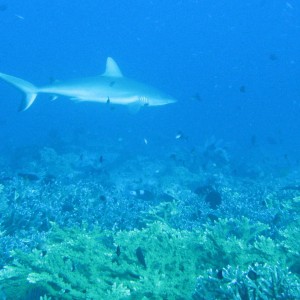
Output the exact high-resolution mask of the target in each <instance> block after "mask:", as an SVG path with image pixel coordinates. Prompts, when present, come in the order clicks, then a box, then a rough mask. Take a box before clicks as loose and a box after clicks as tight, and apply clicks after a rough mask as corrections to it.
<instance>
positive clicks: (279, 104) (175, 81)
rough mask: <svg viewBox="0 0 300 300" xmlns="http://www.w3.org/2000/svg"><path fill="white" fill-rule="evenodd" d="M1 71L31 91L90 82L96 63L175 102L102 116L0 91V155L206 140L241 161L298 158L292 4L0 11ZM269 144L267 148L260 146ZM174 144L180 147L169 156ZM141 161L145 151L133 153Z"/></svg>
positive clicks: (20, 4) (101, 110) (299, 84)
mask: <svg viewBox="0 0 300 300" xmlns="http://www.w3.org/2000/svg"><path fill="white" fill-rule="evenodd" d="M0 4H1V5H2V7H3V9H2V11H0V28H1V29H0V37H1V39H0V40H1V48H0V69H1V72H4V73H7V74H11V75H15V76H18V77H21V78H24V79H26V80H28V81H30V82H33V83H34V84H37V85H42V84H47V83H49V82H50V78H55V79H57V80H63V79H67V78H74V77H83V76H90V75H97V74H101V73H102V72H103V70H104V66H105V60H106V57H107V56H112V57H113V58H114V59H115V60H116V61H117V63H118V64H119V66H120V68H121V70H122V71H123V73H124V74H125V75H126V76H128V77H131V78H134V79H137V80H139V81H142V82H145V83H148V84H151V85H153V86H156V87H157V88H160V89H161V90H163V91H165V92H168V93H169V94H171V95H173V96H174V97H175V98H177V99H178V103H177V104H175V105H170V106H165V107H160V108H153V109H150V108H149V109H145V110H143V111H141V112H140V113H139V114H136V115H131V114H128V113H127V111H126V109H123V108H121V109H118V110H117V111H113V112H111V111H108V110H107V109H106V107H104V106H103V105H97V104H96V105H95V104H75V103H72V102H71V101H68V100H66V99H58V101H56V102H51V101H50V99H49V97H46V96H39V97H38V99H37V101H36V102H35V103H34V105H33V106H32V107H31V108H30V109H29V110H28V111H26V112H24V113H18V112H17V108H18V106H19V102H20V99H21V95H20V94H19V93H18V92H17V91H16V90H15V89H13V88H11V87H10V86H9V85H7V84H4V83H2V82H1V85H0V98H1V101H0V120H1V125H0V126H1V131H0V138H1V146H5V145H9V146H15V145H19V144H20V145H23V144H32V143H37V144H42V145H43V144H44V143H47V142H48V141H47V139H48V138H49V132H50V133H51V132H56V133H57V134H58V135H62V136H64V137H68V136H70V135H72V134H74V132H76V131H78V130H82V131H84V132H90V133H92V134H93V135H95V136H96V137H97V138H99V139H100V140H101V139H106V138H109V139H111V141H112V142H113V141H115V140H116V139H118V138H122V139H124V140H128V141H130V142H128V146H129V147H135V146H138V145H139V144H140V143H142V144H143V139H144V138H146V139H147V140H148V141H149V144H151V143H152V144H156V145H157V144H158V145H162V144H164V145H167V144H173V143H176V141H174V137H175V135H176V133H177V132H178V131H181V132H184V134H185V135H186V136H188V137H189V142H190V144H191V145H192V146H193V145H200V144H203V143H204V142H205V141H206V140H207V139H209V138H210V137H211V136H215V137H216V138H217V139H222V140H224V141H226V142H227V143H230V144H231V145H232V148H233V150H238V151H241V152H243V151H245V150H246V149H247V148H248V147H249V144H250V143H251V137H253V136H255V140H256V141H257V144H258V145H259V146H260V147H262V148H264V150H265V151H271V152H272V153H274V152H276V153H278V154H279V155H280V153H281V154H282V155H283V154H286V153H288V154H290V155H295V154H296V153H297V151H298V150H299V148H300V142H299V136H298V134H299V133H298V129H299V125H300V118H299V112H300V76H299V73H300V66H299V64H300V58H299V56H300V39H299V36H300V35H299V33H300V7H299V3H298V2H297V1H293V0H290V1H276V2H274V1H268V0H257V1H254V0H253V1H237V0H231V1H226V2H224V1H196V0H195V1H192V0H190V1H173V0H172V1H171V0H166V1H158V0H154V1H138V0H135V1H94V0H87V1H84V2H82V1H79V0H75V1H72V4H70V1H66V0H59V1H58V0H56V1H48V2H45V1H38V0H33V1H30V3H27V2H26V1H15V0H11V1H9V2H8V1H1V3H0ZM270 141H271V142H270ZM180 146H181V145H179V147H180ZM141 151H144V150H143V148H141Z"/></svg>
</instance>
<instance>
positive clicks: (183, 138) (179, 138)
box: [175, 131, 188, 140]
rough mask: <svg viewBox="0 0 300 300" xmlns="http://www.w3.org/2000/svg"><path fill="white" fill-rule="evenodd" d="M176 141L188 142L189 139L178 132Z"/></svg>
mask: <svg viewBox="0 0 300 300" xmlns="http://www.w3.org/2000/svg"><path fill="white" fill-rule="evenodd" d="M175 139H176V140H188V137H187V136H186V135H185V134H184V133H183V132H182V131H178V132H177V134H176V135H175Z"/></svg>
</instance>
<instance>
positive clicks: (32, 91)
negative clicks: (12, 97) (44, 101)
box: [0, 73, 38, 111]
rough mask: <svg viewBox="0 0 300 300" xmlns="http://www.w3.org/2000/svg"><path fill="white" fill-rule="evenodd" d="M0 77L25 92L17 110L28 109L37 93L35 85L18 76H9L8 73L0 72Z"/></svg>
mask: <svg viewBox="0 0 300 300" xmlns="http://www.w3.org/2000/svg"><path fill="white" fill-rule="evenodd" d="M0 78H1V79H3V80H4V81H6V82H8V83H10V84H12V85H14V86H15V87H17V88H18V89H20V90H21V91H22V92H23V93H24V94H25V97H24V99H23V101H22V103H21V105H20V108H19V110H20V111H24V110H26V109H28V108H29V107H30V106H31V104H32V103H33V102H34V100H35V98H36V96H37V93H38V89H37V87H35V86H34V85H33V84H31V83H30V82H27V81H25V80H23V79H20V78H17V77H14V76H10V75H6V74H3V73H0Z"/></svg>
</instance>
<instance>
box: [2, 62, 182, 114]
mask: <svg viewBox="0 0 300 300" xmlns="http://www.w3.org/2000/svg"><path fill="white" fill-rule="evenodd" d="M0 78H1V79H3V80H4V81H6V82H8V83H10V84H12V85H14V86H15V87H17V88H18V89H20V90H21V91H22V92H23V93H24V94H25V97H24V100H23V101H22V104H21V107H20V110H21V111H24V110H26V109H28V108H29V107H30V106H31V105H32V103H33V102H34V100H35V99H36V97H37V95H38V94H50V95H52V96H53V97H54V98H57V97H58V96H65V97H69V98H70V99H71V100H75V101H91V102H99V103H107V104H118V105H129V106H130V107H132V108H133V109H134V110H138V109H139V108H140V107H143V106H160V105H166V104H170V103H174V102H176V100H175V99H174V98H172V97H171V96H169V95H167V94H165V93H163V92H161V91H159V90H158V89H156V88H154V87H151V86H149V85H146V84H143V83H140V82H137V81H135V80H132V79H129V78H126V77H124V76H123V74H122V72H121V70H120V68H119V67H118V65H117V64H116V62H115V61H114V60H113V59H112V58H111V57H108V58H107V61H106V69H105V72H104V73H103V74H102V75H99V76H95V77H86V78H79V79H71V80H67V81H62V82H59V81H57V82H55V83H53V84H51V85H46V86H42V87H36V86H34V85H33V84H31V83H30V82H27V81H25V80H23V79H20V78H17V77H14V76H10V75H6V74H3V73H0Z"/></svg>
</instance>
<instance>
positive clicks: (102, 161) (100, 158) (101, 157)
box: [99, 155, 103, 164]
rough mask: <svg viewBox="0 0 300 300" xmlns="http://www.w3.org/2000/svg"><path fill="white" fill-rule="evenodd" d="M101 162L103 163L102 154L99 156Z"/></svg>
mask: <svg viewBox="0 0 300 300" xmlns="http://www.w3.org/2000/svg"><path fill="white" fill-rule="evenodd" d="M99 163H100V164H102V163H103V156H102V155H100V157H99Z"/></svg>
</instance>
